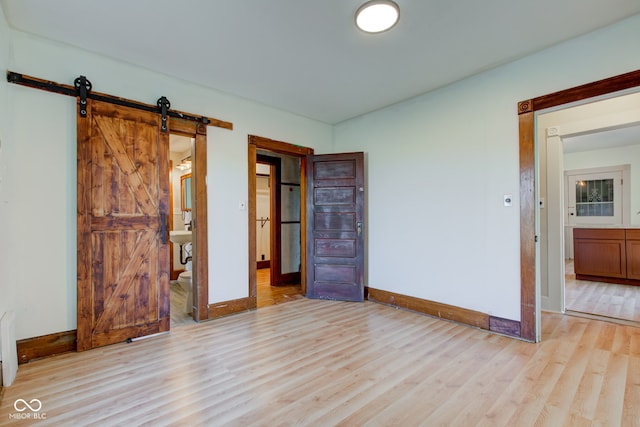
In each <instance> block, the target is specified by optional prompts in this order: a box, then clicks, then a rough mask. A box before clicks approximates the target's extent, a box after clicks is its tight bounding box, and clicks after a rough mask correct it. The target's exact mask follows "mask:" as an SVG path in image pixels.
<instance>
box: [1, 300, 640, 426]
mask: <svg viewBox="0 0 640 427" xmlns="http://www.w3.org/2000/svg"><path fill="white" fill-rule="evenodd" d="M542 339H543V341H542V342H541V343H539V344H531V343H526V342H522V341H519V340H515V339H512V338H507V337H503V336H500V335H495V334H491V333H489V332H487V331H483V330H479V329H474V328H471V327H468V326H463V325H458V324H455V323H451V322H447V321H444V320H440V319H435V318H431V317H428V316H423V315H419V314H416V313H411V312H407V311H403V310H398V309H394V308H391V307H387V306H384V305H381V304H376V303H373V302H364V303H346V302H333V301H320V300H308V299H299V300H295V301H292V302H290V303H287V304H276V305H272V306H268V307H265V308H261V309H258V310H255V311H250V312H244V313H239V314H236V315H233V316H228V317H224V318H219V319H216V320H213V321H210V322H205V323H199V324H197V323H193V324H191V325H185V326H182V327H179V328H176V329H174V330H173V331H172V332H171V333H169V334H165V335H161V336H156V337H153V338H149V339H145V340H141V341H135V342H132V343H129V344H127V343H122V344H114V345H111V346H108V347H103V348H99V349H94V350H90V351H86V352H83V353H70V354H65V355H61V356H56V357H53V358H49V359H44V360H39V361H35V362H31V363H29V364H26V365H21V367H20V370H19V372H18V376H17V379H16V381H15V383H14V385H13V386H11V387H9V388H7V389H6V390H5V393H4V397H3V398H2V401H1V402H0V425H3V426H4V425H7V426H18V425H38V426H47V425H53V426H67V425H78V426H89V425H91V426H123V425H126V426H140V425H148V426H176V425H179V426H182V425H185V426H186V425H198V426H199V425H203V426H204V425H206V426H243V427H244V426H294V425H295V426H335V425H340V426H365V425H366V426H415V425H424V426H491V427H496V426H533V425H540V426H570V425H576V426H583V425H594V426H595V425H598V426H640V329H639V328H634V327H630V326H625V325H617V324H612V323H607V322H602V321H597V320H591V319H585V318H579V317H572V316H563V315H560V314H552V313H544V314H543V316H542ZM17 399H24V400H25V401H27V402H29V401H31V400H32V399H39V400H40V401H41V403H42V408H41V410H40V411H39V412H38V414H40V416H42V415H44V416H46V419H44V420H39V421H37V423H34V422H33V420H29V419H25V420H15V419H11V418H10V417H11V416H12V414H13V415H14V417H15V414H16V413H17V411H16V409H15V408H14V402H16V401H17ZM18 406H19V407H20V408H23V406H20V405H18ZM30 413H31V412H30V411H29V410H26V411H25V412H23V414H30Z"/></svg>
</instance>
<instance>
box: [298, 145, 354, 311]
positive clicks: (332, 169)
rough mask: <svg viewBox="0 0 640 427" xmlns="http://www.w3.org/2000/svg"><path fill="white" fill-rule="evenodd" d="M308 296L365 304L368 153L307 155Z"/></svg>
mask: <svg viewBox="0 0 640 427" xmlns="http://www.w3.org/2000/svg"><path fill="white" fill-rule="evenodd" d="M306 167H307V171H306V178H307V191H306V196H307V200H306V206H307V239H306V241H307V269H306V275H307V297H308V298H320V299H332V300H341V301H363V300H364V154H363V153H345V154H328V155H317V156H307V166H306Z"/></svg>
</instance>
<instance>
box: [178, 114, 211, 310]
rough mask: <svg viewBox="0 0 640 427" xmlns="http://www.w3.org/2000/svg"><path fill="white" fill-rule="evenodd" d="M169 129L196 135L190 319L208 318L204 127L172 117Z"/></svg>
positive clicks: (192, 149) (205, 148) (193, 136)
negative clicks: (193, 255) (192, 301)
mask: <svg viewBox="0 0 640 427" xmlns="http://www.w3.org/2000/svg"><path fill="white" fill-rule="evenodd" d="M169 132H170V133H172V134H177V135H183V136H187V137H189V138H195V142H194V143H193V145H192V147H191V151H192V153H193V157H194V159H193V160H194V168H193V172H192V180H193V181H192V182H193V188H192V195H193V196H194V197H192V199H193V208H192V212H191V213H192V217H191V218H192V220H193V224H194V227H193V232H194V239H193V240H194V242H195V244H194V253H195V257H194V260H193V270H194V271H195V276H194V278H193V279H192V283H191V286H192V287H193V297H194V300H195V301H194V303H195V304H194V305H195V307H196V310H195V311H194V312H192V316H193V319H194V320H196V321H198V322H200V321H204V320H207V319H209V318H210V317H209V245H208V237H209V227H208V224H207V209H208V206H207V197H208V196H207V184H206V179H207V127H206V126H205V125H203V124H200V123H196V122H193V121H189V120H183V119H175V118H171V120H170V121H169Z"/></svg>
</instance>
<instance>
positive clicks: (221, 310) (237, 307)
mask: <svg viewBox="0 0 640 427" xmlns="http://www.w3.org/2000/svg"><path fill="white" fill-rule="evenodd" d="M253 308H255V298H252V297H247V298H240V299H234V300H230V301H223V302H216V303H214V304H209V319H217V318H218V317H223V316H228V315H230V314H235V313H240V312H242V311H249V310H251V309H253Z"/></svg>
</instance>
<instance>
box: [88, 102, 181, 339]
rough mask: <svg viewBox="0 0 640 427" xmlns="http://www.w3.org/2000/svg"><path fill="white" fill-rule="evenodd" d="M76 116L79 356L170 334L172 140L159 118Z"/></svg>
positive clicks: (111, 112)
mask: <svg viewBox="0 0 640 427" xmlns="http://www.w3.org/2000/svg"><path fill="white" fill-rule="evenodd" d="M87 102H88V109H87V117H80V115H79V114H78V118H77V120H78V326H77V328H78V329H77V349H78V351H82V350H87V349H90V348H94V347H99V346H103V345H107V344H112V343H116V342H121V341H125V340H127V339H129V338H135V337H139V336H144V335H149V334H153V333H157V332H162V331H168V330H169V247H168V242H167V238H168V231H167V226H166V218H167V214H168V204H169V177H168V174H167V170H168V169H169V160H168V155H169V133H168V132H161V130H160V126H161V116H160V115H159V114H156V113H151V112H145V111H140V110H136V109H133V108H129V107H123V106H117V105H114V104H110V103H104V102H99V101H95V100H88V101H87Z"/></svg>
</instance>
